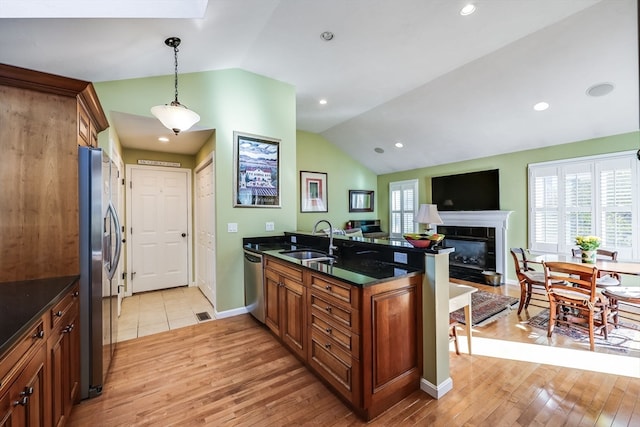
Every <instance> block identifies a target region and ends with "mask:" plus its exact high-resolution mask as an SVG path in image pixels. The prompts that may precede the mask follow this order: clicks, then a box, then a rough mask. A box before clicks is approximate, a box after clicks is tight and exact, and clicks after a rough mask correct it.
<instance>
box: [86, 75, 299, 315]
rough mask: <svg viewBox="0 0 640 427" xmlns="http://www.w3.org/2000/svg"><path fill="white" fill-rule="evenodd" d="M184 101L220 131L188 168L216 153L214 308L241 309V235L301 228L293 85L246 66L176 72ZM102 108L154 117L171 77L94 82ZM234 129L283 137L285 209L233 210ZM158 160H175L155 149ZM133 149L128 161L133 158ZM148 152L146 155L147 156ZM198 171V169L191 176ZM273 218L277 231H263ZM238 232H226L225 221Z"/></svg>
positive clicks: (170, 94) (169, 88)
mask: <svg viewBox="0 0 640 427" xmlns="http://www.w3.org/2000/svg"><path fill="white" fill-rule="evenodd" d="M179 78H180V80H179V85H180V86H179V89H180V102H181V103H183V104H184V105H187V106H188V107H189V108H190V109H192V110H194V111H197V112H198V114H200V116H201V120H200V122H199V123H198V126H201V127H203V128H210V129H215V136H214V137H212V138H211V139H210V140H209V141H207V142H206V143H205V144H204V146H203V147H202V149H201V150H200V151H199V152H198V153H197V154H196V155H195V156H191V160H190V161H191V163H190V164H191V166H190V167H191V168H192V167H194V166H195V165H197V164H198V163H199V162H200V161H202V160H203V159H204V158H206V156H207V155H208V154H210V153H211V152H212V151H214V148H215V151H214V153H215V154H214V161H215V188H216V247H217V252H216V259H215V265H216V311H218V312H224V311H227V310H231V309H234V308H239V307H243V306H244V286H243V269H242V259H243V257H242V238H243V237H248V236H259V235H260V236H261V235H270V234H282V232H283V231H291V230H295V229H296V212H297V198H296V182H297V178H296V177H297V169H296V125H295V120H296V111H295V89H294V87H293V86H291V85H289V84H286V83H282V82H278V81H275V80H272V79H269V78H266V77H262V76H259V75H256V74H253V73H249V72H246V71H243V70H237V69H232V70H222V71H209V72H203V73H190V74H181V75H180V76H179ZM94 86H95V88H96V92H97V93H98V97H99V99H100V102H101V104H102V107H103V109H104V110H105V112H107V115H108V113H109V112H110V111H118V112H124V113H129V114H137V115H141V116H147V117H152V116H151V113H150V111H149V109H150V108H151V106H153V105H157V104H163V103H166V102H168V101H170V100H171V99H172V98H173V75H169V76H161V77H151V78H144V79H131V80H119V81H111V82H101V83H95V84H94ZM233 131H241V132H246V133H252V134H256V135H264V136H268V137H272V138H277V139H280V140H281V143H280V168H281V182H280V184H281V201H282V207H281V208H234V207H233ZM156 154H157V156H158V157H154V158H153V159H154V160H155V159H157V160H172V159H173V158H172V157H171V156H169V157H164V155H163V154H160V153H156ZM133 157H134V156H133V155H132V153H128V154H127V159H133ZM147 157H148V156H147ZM194 175H195V174H194ZM266 221H273V222H274V223H275V226H276V228H275V231H273V232H265V222H266ZM231 222H233V223H237V224H238V232H237V233H228V232H227V224H228V223H231Z"/></svg>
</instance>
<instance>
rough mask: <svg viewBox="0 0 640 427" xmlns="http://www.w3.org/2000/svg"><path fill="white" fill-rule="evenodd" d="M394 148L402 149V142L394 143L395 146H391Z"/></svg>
mask: <svg viewBox="0 0 640 427" xmlns="http://www.w3.org/2000/svg"><path fill="white" fill-rule="evenodd" d="M393 145H395V146H396V148H402V147H404V144H403V143H402V142H396V143H395V144H393Z"/></svg>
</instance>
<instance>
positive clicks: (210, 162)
mask: <svg viewBox="0 0 640 427" xmlns="http://www.w3.org/2000/svg"><path fill="white" fill-rule="evenodd" d="M209 165H212V167H213V186H214V194H213V196H214V197H213V214H214V218H213V221H214V230H216V228H215V223H216V217H215V212H216V205H215V203H216V197H215V196H216V193H215V176H216V175H215V172H216V169H215V168H216V164H215V159H214V157H213V152H212V153H210V154H209V155H208V156H207V157H206V158H205V159H204V160H203V161H202V162H200V163H199V164H198V165H197V166H196V167H195V168H194V170H195V173H196V176H197V175H198V172H200V171H201V170H202V169H204V168H205V167H207V166H209ZM196 181H197V179H196ZM194 202H195V203H196V204H197V203H198V202H199V199H198V198H196V199H195V201H194ZM194 212H196V215H195V222H196V224H195V228H194V229H195V230H198V221H200V220H201V218H199V217H198V215H197V213H198V209H197V206H196V207H194ZM214 232H215V231H214ZM217 236H218V233H217V232H215V234H214V241H213V246H214V250H215V253H216V254H217ZM195 249H196V252H195V257H194V260H195V262H194V269H193V270H194V278H193V282H194V284H195V286H199V285H198V281H197V277H196V275H197V271H198V267H199V265H198V263H199V262H200V258H201V257H203V256H205V255H204V254H201V253H200V251H198V247H197V246H196V248H195ZM211 262H212V263H213V267H212V268H213V284H212V285H213V289H212V291H213V298H214V301H211V303H212V304H217V293H218V291H217V286H216V260H215V259H213V260H211ZM216 308H217V307H216Z"/></svg>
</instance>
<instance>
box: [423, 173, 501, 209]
mask: <svg viewBox="0 0 640 427" xmlns="http://www.w3.org/2000/svg"><path fill="white" fill-rule="evenodd" d="M431 198H432V203H434V204H436V205H438V210H439V211H497V210H500V177H499V173H498V169H492V170H486V171H480V172H470V173H463V174H458V175H447V176H436V177H433V178H431Z"/></svg>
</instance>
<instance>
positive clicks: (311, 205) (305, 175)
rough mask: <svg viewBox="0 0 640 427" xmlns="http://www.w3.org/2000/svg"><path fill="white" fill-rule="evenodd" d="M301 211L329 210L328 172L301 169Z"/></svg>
mask: <svg viewBox="0 0 640 427" xmlns="http://www.w3.org/2000/svg"><path fill="white" fill-rule="evenodd" d="M300 212H329V205H328V203H327V174H326V173H323V172H307V171H300Z"/></svg>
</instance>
